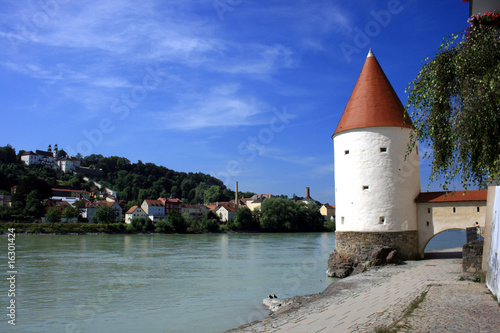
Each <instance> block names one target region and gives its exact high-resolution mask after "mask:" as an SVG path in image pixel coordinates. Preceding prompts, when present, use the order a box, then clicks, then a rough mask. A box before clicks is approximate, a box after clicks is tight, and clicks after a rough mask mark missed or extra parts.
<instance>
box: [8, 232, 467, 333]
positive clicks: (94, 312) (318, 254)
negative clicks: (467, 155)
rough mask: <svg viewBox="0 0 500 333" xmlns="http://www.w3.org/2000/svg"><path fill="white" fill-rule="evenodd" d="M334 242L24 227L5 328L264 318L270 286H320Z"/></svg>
mask: <svg viewBox="0 0 500 333" xmlns="http://www.w3.org/2000/svg"><path fill="white" fill-rule="evenodd" d="M443 236H446V234H444V235H442V236H440V237H441V238H443ZM460 236H461V235H460V233H457V234H453V233H452V234H451V236H450V235H448V236H447V237H444V240H439V239H437V244H436V245H435V244H434V243H436V242H435V241H434V240H432V241H431V243H429V246H431V247H435V248H446V247H454V246H461V244H459V245H454V244H451V243H449V240H450V239H453V238H457V237H458V238H459V239H460ZM436 238H437V237H436ZM463 238H464V239H465V233H463ZM458 242H461V240H458ZM2 243H3V244H5V247H7V240H6V237H5V238H2ZM440 244H441V245H440ZM443 244H444V245H443ZM429 246H428V249H429ZM333 249H334V234H333V233H301V234H208V235H79V236H78V235H74V236H73V235H18V236H17V239H16V265H17V271H18V274H17V279H16V305H17V308H16V310H17V312H16V316H17V317H16V326H15V327H11V326H10V325H8V324H7V320H8V318H7V317H6V316H5V315H3V317H4V321H3V322H0V331H1V332H4V331H10V330H11V329H12V331H15V332H120V333H126V332H222V331H224V330H226V329H230V328H233V327H236V326H239V325H241V324H244V323H247V322H250V321H253V320H257V319H260V318H264V317H266V316H267V315H268V312H267V309H266V308H264V307H263V306H262V304H261V302H262V299H263V298H265V297H267V295H268V294H269V293H275V294H277V295H278V296H279V298H287V297H292V296H296V295H305V294H311V293H318V292H321V291H323V290H324V289H325V288H326V287H327V285H328V284H329V283H330V282H332V281H333V279H329V278H327V277H326V275H325V271H326V264H327V261H328V256H329V254H330V252H331V251H332V250H333ZM6 264H7V259H5V265H6ZM6 271H7V269H5V275H6V276H7V273H6ZM2 280H3V281H4V282H3V284H0V286H2V287H3V290H5V291H7V290H8V287H9V286H8V282H7V281H6V279H2ZM5 294H6V293H5ZM0 299H1V298H0ZM8 301H9V300H8V298H7V296H4V298H3V301H2V302H3V303H4V305H5V307H6V306H7V305H8ZM5 307H4V309H5V310H4V311H5V314H7V310H6V308H5ZM0 318H1V317H0Z"/></svg>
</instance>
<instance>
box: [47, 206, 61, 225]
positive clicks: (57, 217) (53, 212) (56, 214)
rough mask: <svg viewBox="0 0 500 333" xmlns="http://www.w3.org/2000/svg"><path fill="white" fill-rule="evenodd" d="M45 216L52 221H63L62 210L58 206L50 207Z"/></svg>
mask: <svg viewBox="0 0 500 333" xmlns="http://www.w3.org/2000/svg"><path fill="white" fill-rule="evenodd" d="M45 218H46V219H47V221H49V222H52V223H55V222H61V210H60V209H59V208H57V207H50V208H49V209H48V210H47V213H46V214H45Z"/></svg>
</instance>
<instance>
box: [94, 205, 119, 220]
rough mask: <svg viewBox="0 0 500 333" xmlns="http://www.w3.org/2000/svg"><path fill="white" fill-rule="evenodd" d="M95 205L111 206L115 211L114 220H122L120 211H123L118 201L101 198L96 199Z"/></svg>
mask: <svg viewBox="0 0 500 333" xmlns="http://www.w3.org/2000/svg"><path fill="white" fill-rule="evenodd" d="M97 205H98V206H99V207H101V206H108V207H111V208H113V210H114V211H115V221H116V222H120V221H121V220H122V212H123V210H122V207H121V206H120V205H119V204H118V202H116V201H107V200H102V201H98V202H97Z"/></svg>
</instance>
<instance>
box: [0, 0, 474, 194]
mask: <svg viewBox="0 0 500 333" xmlns="http://www.w3.org/2000/svg"><path fill="white" fill-rule="evenodd" d="M468 6H469V4H468V3H464V2H462V1H460V0H440V1H417V0H413V1H412V0H401V1H396V0H390V1H373V0H360V1H333V0H310V1H307V0H303V1H298V0H297V1H292V0H287V1H285V0H282V1H274V0H270V1H250V0H207V1H205V0H197V1H194V0H193V1H191V0H182V1H181V0H175V1H174V0H172V1H159V0H158V1H155V0H149V1H148V0H146V1H141V2H137V1H127V0H122V1H114V0H107V1H93V0H90V1H75V0H40V1H21V0H11V1H8V0H2V1H1V3H0V8H1V10H0V22H1V23H0V49H1V50H2V51H1V52H0V78H1V80H0V100H1V104H0V112H1V119H2V120H1V122H0V145H6V144H11V145H12V146H14V147H15V148H16V149H18V150H19V149H25V150H35V149H46V148H47V146H48V145H49V144H52V145H54V144H55V143H57V144H58V146H59V147H60V148H63V149H65V150H66V151H67V152H69V153H72V154H76V153H77V152H80V153H81V154H83V155H89V154H91V153H96V154H102V155H104V156H110V155H117V156H123V157H127V158H128V159H129V160H130V161H131V162H137V161H138V160H141V161H143V162H153V163H155V164H158V165H163V166H166V167H168V168H170V169H173V170H177V171H185V172H203V173H208V174H211V175H214V176H216V177H218V178H220V179H222V180H223V181H224V182H225V184H226V185H227V186H228V187H230V188H232V189H234V187H235V186H234V183H235V182H236V181H238V182H239V188H240V190H243V191H253V192H256V193H272V194H286V195H289V196H292V195H293V194H294V193H295V194H297V195H299V196H304V195H305V188H306V186H309V187H310V188H311V196H312V197H313V198H315V199H317V200H319V201H321V202H323V203H325V202H329V203H333V202H334V183H333V177H334V176H333V163H334V161H333V143H332V139H331V135H332V133H333V132H334V130H335V128H336V126H337V123H338V121H339V119H340V116H341V114H342V111H343V110H344V107H345V105H346V103H347V100H348V98H349V95H350V93H351V91H352V89H353V87H354V84H355V83H356V79H357V77H358V75H359V72H360V70H361V67H362V65H363V63H364V60H365V58H366V55H367V53H368V49H369V47H371V48H372V49H373V52H374V54H375V56H376V57H377V59H378V61H379V63H380V64H381V66H382V68H383V69H384V71H385V73H386V75H387V77H388V78H389V80H390V81H391V83H392V85H393V87H394V89H395V90H396V92H397V94H398V95H399V97H400V99H401V100H402V102H403V104H405V103H406V94H405V88H406V87H407V85H408V82H410V81H411V80H413V79H414V78H415V76H416V75H417V73H418V71H419V69H420V67H421V66H422V64H423V59H424V58H425V57H429V56H430V57H432V56H433V55H434V54H435V53H436V52H437V50H438V47H439V45H440V43H441V40H442V39H443V37H444V36H446V35H448V34H450V33H454V32H458V31H460V30H462V29H464V28H465V27H466V26H467V18H468V13H469V7H468ZM421 155H423V154H421ZM421 163H422V165H421V169H422V171H421V175H422V176H421V179H422V190H426V189H427V188H428V175H429V167H428V162H427V161H422V162H421ZM438 185H439V184H432V185H431V186H430V189H431V190H435V189H437V186H438Z"/></svg>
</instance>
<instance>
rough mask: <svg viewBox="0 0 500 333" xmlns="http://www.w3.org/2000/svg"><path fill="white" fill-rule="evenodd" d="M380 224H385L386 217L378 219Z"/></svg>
mask: <svg viewBox="0 0 500 333" xmlns="http://www.w3.org/2000/svg"><path fill="white" fill-rule="evenodd" d="M378 223H379V224H385V216H381V217H379V218H378Z"/></svg>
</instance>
